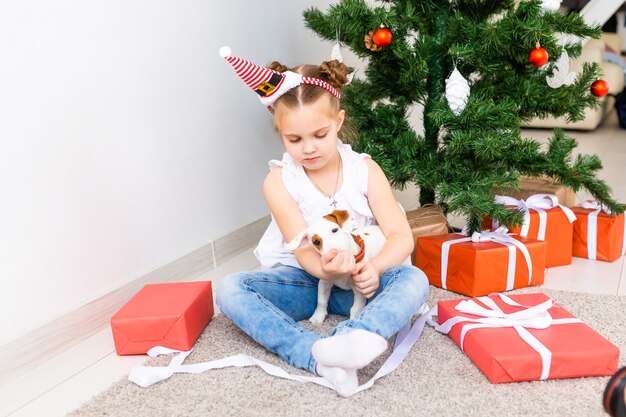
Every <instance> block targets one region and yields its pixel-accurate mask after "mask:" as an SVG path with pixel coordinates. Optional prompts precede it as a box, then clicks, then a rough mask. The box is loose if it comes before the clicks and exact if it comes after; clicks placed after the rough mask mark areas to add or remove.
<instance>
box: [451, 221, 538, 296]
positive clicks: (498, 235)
mask: <svg viewBox="0 0 626 417" xmlns="http://www.w3.org/2000/svg"><path fill="white" fill-rule="evenodd" d="M506 232H507V229H506V227H504V226H503V227H500V228H498V229H497V230H495V231H493V232H488V231H483V232H480V233H478V232H474V234H472V236H471V237H464V238H460V239H453V240H448V241H446V242H443V244H442V245H441V287H442V288H444V289H447V288H448V287H447V279H448V257H449V254H450V246H452V245H454V244H456V243H461V242H469V241H472V242H487V241H493V242H496V243H500V244H501V245H504V246H507V247H508V249H509V261H508V262H509V263H508V268H507V276H506V291H509V290H512V289H513V287H514V285H515V266H516V264H517V252H516V250H515V248H517V249H519V250H520V251H521V252H522V254H523V255H524V259H525V260H526V266H527V267H528V285H530V283H531V281H532V278H533V263H532V260H531V258H530V253H529V252H528V248H526V246H525V245H524V244H523V243H522V242H520V241H519V240H517V239H514V238H512V237H511V236H510V235H507V234H506Z"/></svg>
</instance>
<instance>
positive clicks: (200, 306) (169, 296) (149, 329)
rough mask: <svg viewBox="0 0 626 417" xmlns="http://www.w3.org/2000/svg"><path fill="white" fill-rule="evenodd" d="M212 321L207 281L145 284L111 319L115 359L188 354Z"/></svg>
mask: <svg viewBox="0 0 626 417" xmlns="http://www.w3.org/2000/svg"><path fill="white" fill-rule="evenodd" d="M212 317H213V291H212V289H211V281H195V282H170V283H163V284H148V285H146V286H144V287H143V288H142V289H141V290H140V291H139V292H138V293H137V294H135V295H134V296H133V297H132V298H131V299H130V300H129V301H128V302H127V303H126V304H125V305H124V306H123V307H122V308H121V309H120V310H119V311H118V312H117V313H115V315H114V316H113V317H112V318H111V331H112V332H113V341H114V342H115V350H116V352H117V354H118V355H134V354H143V353H147V352H148V350H150V349H151V348H153V347H155V346H165V347H167V348H171V349H178V350H189V349H191V347H192V346H193V344H194V343H195V341H196V339H198V336H200V333H202V330H204V328H205V327H206V325H207V324H208V323H209V321H210V320H211V318H212Z"/></svg>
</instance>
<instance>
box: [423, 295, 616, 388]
mask: <svg viewBox="0 0 626 417" xmlns="http://www.w3.org/2000/svg"><path fill="white" fill-rule="evenodd" d="M437 312H438V320H437V321H438V323H439V325H438V326H436V327H435V328H436V329H437V330H438V331H441V332H443V333H447V334H448V335H449V336H450V337H451V338H452V339H453V340H454V342H455V343H456V344H457V345H458V346H459V347H460V348H461V350H463V352H464V353H465V354H466V355H467V356H469V357H470V359H471V360H472V362H474V364H476V366H478V368H479V369H480V370H481V371H482V372H483V373H484V374H485V375H486V376H487V378H489V380H490V381H491V382H494V383H500V382H513V381H533V380H542V379H557V378H573V377H583V376H605V375H612V374H613V373H614V372H615V371H616V370H617V364H618V360H619V349H618V348H617V346H615V345H613V344H612V343H611V342H609V341H608V340H606V339H605V338H604V337H602V336H601V335H600V334H598V333H597V332H596V331H595V330H593V329H592V328H591V327H589V326H587V325H586V324H584V323H583V322H582V321H580V320H579V319H577V318H576V317H574V316H573V315H572V314H571V313H570V312H568V311H567V310H565V309H564V308H563V307H561V306H560V305H558V304H556V303H555V302H554V301H553V300H552V299H550V298H549V297H548V296H546V295H545V294H542V293H536V294H517V295H511V296H509V297H507V296H505V295H503V294H492V295H490V296H488V297H479V298H475V299H463V300H448V301H440V302H439V304H438V306H437Z"/></svg>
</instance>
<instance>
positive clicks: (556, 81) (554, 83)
mask: <svg viewBox="0 0 626 417" xmlns="http://www.w3.org/2000/svg"><path fill="white" fill-rule="evenodd" d="M574 81H576V73H573V72H570V70H569V55H568V54H567V51H566V50H563V53H562V54H561V56H560V57H559V59H558V60H557V61H556V66H555V67H554V70H553V71H552V76H551V77H550V76H547V77H546V82H547V83H548V85H549V86H550V87H552V88H559V87H561V86H563V85H572V84H574Z"/></svg>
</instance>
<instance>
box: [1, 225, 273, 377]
mask: <svg viewBox="0 0 626 417" xmlns="http://www.w3.org/2000/svg"><path fill="white" fill-rule="evenodd" d="M269 222H270V216H265V217H263V218H261V219H259V220H257V221H255V222H253V223H250V224H248V225H246V226H244V227H242V228H240V229H238V230H235V231H234V232H232V233H229V234H228V235H226V236H223V237H221V238H219V239H216V240H215V241H214V242H211V243H209V244H207V245H204V246H202V247H200V248H198V249H196V250H194V251H193V252H191V253H188V254H187V255H185V256H183V257H181V258H179V259H176V260H175V261H173V262H170V263H168V264H167V265H163V266H162V267H160V268H157V269H156V270H154V271H152V272H150V273H148V274H146V275H143V276H141V277H139V278H137V279H135V280H133V281H131V282H129V283H127V284H125V285H123V286H121V287H119V288H117V289H115V290H113V291H111V292H109V293H107V294H105V295H103V296H101V297H99V298H97V299H95V300H93V301H91V302H90V303H87V304H85V305H84V306H81V307H79V308H77V309H75V310H73V311H70V312H69V313H67V314H64V315H63V316H61V317H59V318H57V319H55V320H52V321H51V322H49V323H47V324H45V325H43V326H41V327H39V328H37V329H35V330H32V331H30V332H28V333H26V334H24V335H23V336H20V337H19V338H17V339H15V340H13V341H11V342H9V343H7V344H5V345H3V346H0V385H3V384H2V382H3V381H10V380H11V379H12V378H15V377H16V376H18V375H19V374H22V373H24V372H27V371H28V370H30V369H33V368H35V367H37V366H38V365H40V364H41V363H43V362H45V361H47V360H49V359H50V358H52V357H54V356H55V355H58V354H59V353H61V352H63V351H65V350H67V349H68V348H69V347H71V346H74V345H76V344H77V343H79V342H81V341H83V340H85V339H87V338H88V337H90V336H92V335H94V334H96V333H97V332H100V331H102V330H103V329H105V328H107V327H108V326H109V321H110V319H111V317H112V316H113V314H115V312H117V311H118V310H119V309H120V308H121V307H122V306H123V305H124V304H126V302H128V300H129V299H130V298H131V297H132V296H133V295H135V294H136V293H137V291H139V290H140V289H141V288H142V287H143V286H144V285H146V284H155V283H161V282H176V281H193V280H194V279H197V278H198V277H200V276H202V275H203V274H206V273H207V272H209V271H211V270H213V269H215V268H216V267H218V266H219V265H221V264H223V263H224V262H226V261H228V260H229V259H231V258H232V257H234V256H236V255H237V254H239V253H241V252H242V251H244V250H246V249H248V248H250V247H251V246H252V245H254V244H255V243H256V242H258V241H259V239H260V237H261V236H262V234H263V232H264V230H265V229H266V228H267V225H268V224H269Z"/></svg>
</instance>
